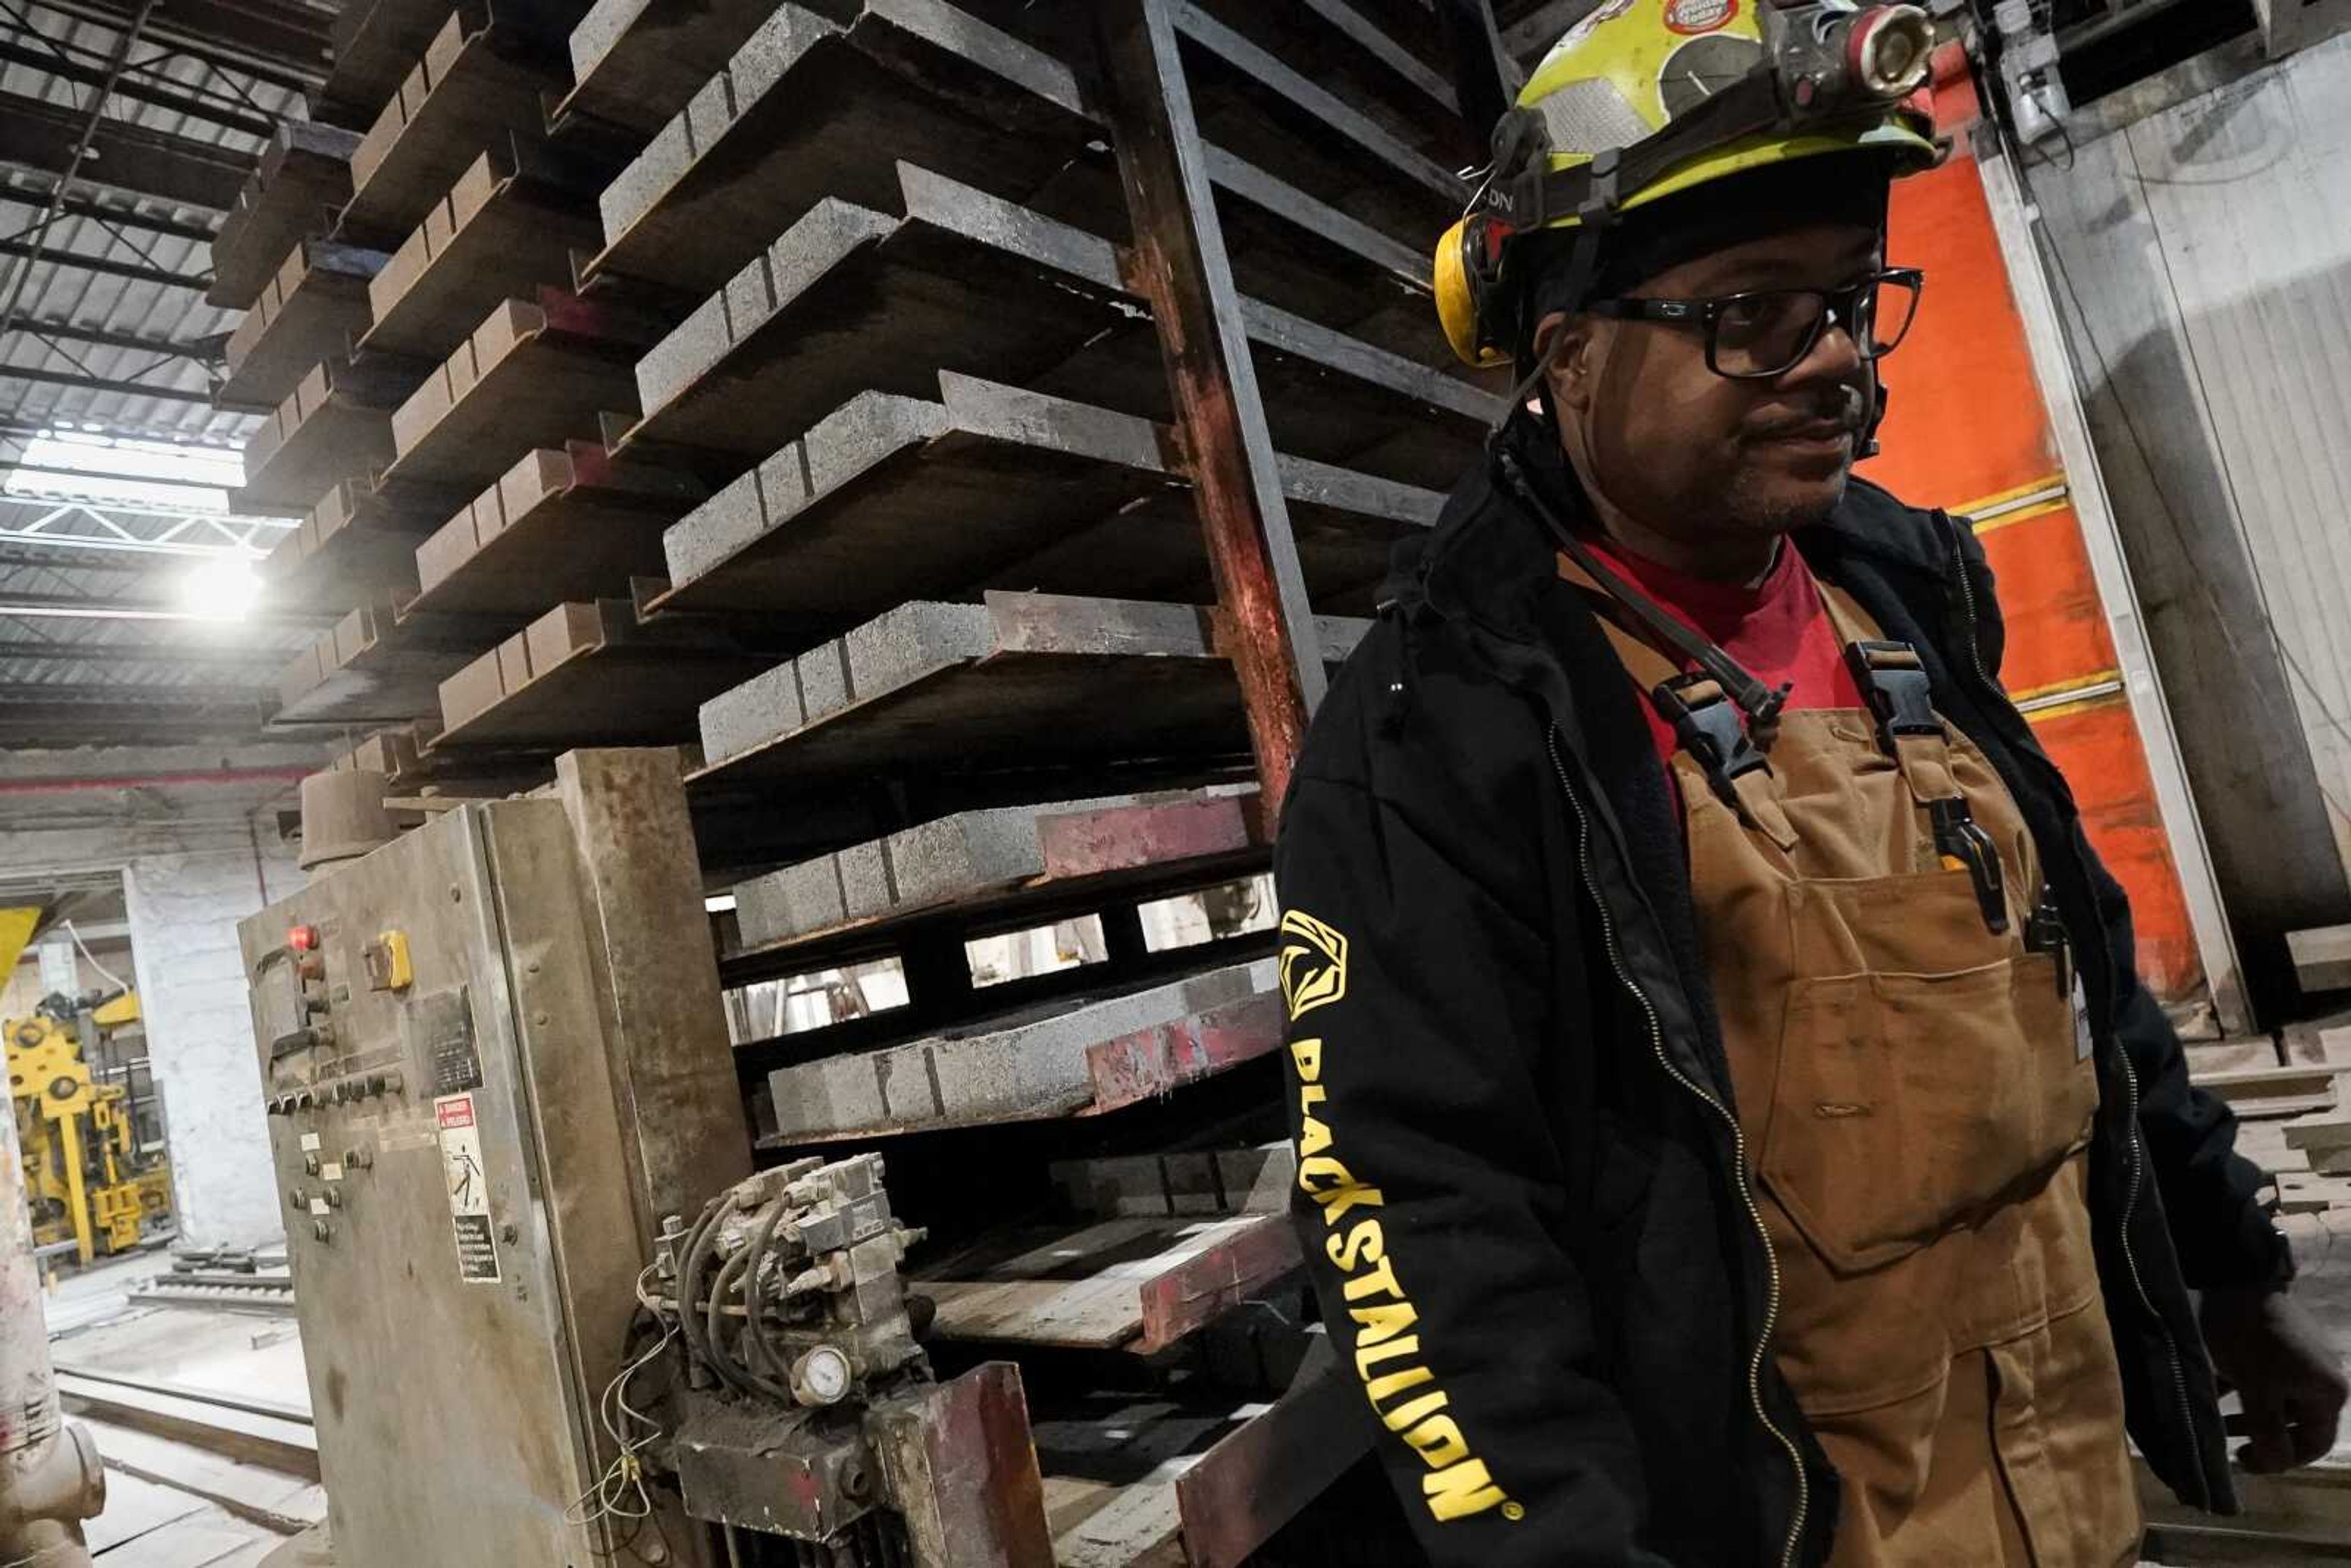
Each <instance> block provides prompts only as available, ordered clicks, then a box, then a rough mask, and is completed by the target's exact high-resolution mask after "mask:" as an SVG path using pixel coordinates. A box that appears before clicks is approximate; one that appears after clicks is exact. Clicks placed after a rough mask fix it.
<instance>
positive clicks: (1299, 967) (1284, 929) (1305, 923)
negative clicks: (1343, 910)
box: [1281, 909, 1347, 1023]
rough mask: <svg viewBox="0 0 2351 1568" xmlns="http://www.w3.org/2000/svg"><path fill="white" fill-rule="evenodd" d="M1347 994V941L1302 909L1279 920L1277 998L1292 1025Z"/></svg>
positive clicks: (1295, 910) (1332, 928)
mask: <svg viewBox="0 0 2351 1568" xmlns="http://www.w3.org/2000/svg"><path fill="white" fill-rule="evenodd" d="M1346 994H1347V939H1346V937H1344V936H1341V935H1340V934H1339V932H1338V930H1337V929H1336V928H1335V927H1332V926H1330V925H1324V924H1323V923H1322V922H1321V921H1320V920H1317V919H1315V918H1314V916H1312V915H1309V914H1307V913H1306V912H1305V911H1304V910H1302V909H1293V910H1290V912H1289V913H1288V914H1286V915H1283V916H1282V917H1281V996H1282V999H1283V1000H1284V1001H1285V1002H1287V1003H1289V1004H1290V1022H1292V1023H1296V1022H1297V1021H1298V1020H1299V1019H1301V1018H1303V1017H1305V1016H1306V1015H1307V1014H1308V1013H1311V1012H1312V1011H1313V1010H1314V1009H1316V1008H1319V1007H1324V1006H1327V1005H1329V1004H1330V1003H1332V1002H1335V1001H1337V1000H1338V999H1339V998H1341V997H1343V996H1345V995H1346Z"/></svg>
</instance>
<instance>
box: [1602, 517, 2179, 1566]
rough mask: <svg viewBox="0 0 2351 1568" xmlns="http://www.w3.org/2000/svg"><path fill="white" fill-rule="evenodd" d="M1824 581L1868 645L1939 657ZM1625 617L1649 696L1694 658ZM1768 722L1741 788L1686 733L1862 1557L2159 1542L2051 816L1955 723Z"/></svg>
mask: <svg viewBox="0 0 2351 1568" xmlns="http://www.w3.org/2000/svg"><path fill="white" fill-rule="evenodd" d="M1562 571H1563V572H1564V573H1565V575H1567V576H1568V578H1569V579H1570V580H1571V581H1573V582H1575V583H1576V584H1577V586H1579V587H1580V588H1583V589H1584V590H1586V591H1587V592H1590V593H1597V590H1596V589H1594V588H1593V586H1592V584H1591V582H1590V580H1589V579H1587V578H1585V577H1584V575H1583V573H1582V572H1580V571H1578V570H1575V569H1574V568H1573V566H1572V564H1570V563H1567V562H1566V561H1564V559H1562ZM1819 587H1820V592H1821V596H1822V599H1823V602H1824V604H1825V606H1826V608H1827V611H1828V613H1829V616H1830V620H1831V622H1832V624H1833V625H1834V627H1835V630H1836V634H1837V637H1838V639H1839V640H1840V642H1843V643H1847V644H1852V643H1877V645H1878V647H1879V649H1880V650H1881V652H1879V653H1876V654H1875V655H1873V656H1872V661H1871V662H1872V664H1876V665H1881V666H1887V667H1892V668H1896V669H1900V668H1910V669H1915V668H1916V656H1915V654H1910V653H1907V650H1902V651H1900V652H1896V651H1895V650H1896V649H1899V648H1900V645H1899V644H1884V643H1879V642H1878V639H1879V633H1878V632H1877V629H1876V626H1874V625H1873V624H1872V623H1871V622H1869V621H1868V619H1867V618H1866V617H1865V615H1864V614H1863V613H1862V612H1861V610H1860V608H1859V607H1858V606H1857V605H1855V603H1854V602H1853V601H1851V600H1850V599H1848V598H1846V597H1845V596H1844V594H1843V593H1842V592H1841V591H1838V590H1836V589H1834V588H1832V587H1830V586H1829V585H1827V584H1825V583H1823V584H1820V585H1819ZM1603 624H1604V626H1605V627H1606V628H1607V630H1608V632H1609V635H1610V638H1611V640H1612V641H1613V642H1614V643H1615V645H1616V650H1617V653H1618V655H1619V657H1620V658H1621V659H1622V660H1623V661H1624V663H1625V668H1626V670H1627V671H1628V673H1630V674H1631V675H1632V676H1633V678H1634V680H1635V682H1636V683H1637V684H1638V685H1640V686H1641V688H1642V690H1643V691H1644V692H1646V691H1648V690H1650V689H1652V688H1654V687H1655V686H1656V685H1657V684H1658V683H1660V682H1662V681H1666V680H1668V679H1671V678H1673V677H1675V676H1677V675H1678V674H1680V673H1681V671H1680V667H1679V666H1678V665H1677V664H1675V663H1673V662H1671V661H1669V660H1668V659H1667V657H1666V656H1665V655H1663V654H1661V653H1658V652H1657V651H1656V649H1655V648H1653V647H1651V646H1650V645H1649V644H1648V643H1646V642H1645V641H1643V640H1641V639H1639V638H1637V637H1635V636H1634V635H1633V634H1631V633H1630V632H1627V631H1625V629H1624V627H1623V626H1621V625H1619V624H1618V623H1617V622H1615V621H1614V620H1613V619H1611V618H1609V617H1607V616H1604V617H1603ZM1714 689H1715V688H1710V687H1696V688H1692V689H1691V690H1690V691H1688V692H1687V693H1686V694H1685V695H1690V696H1696V695H1700V694H1703V693H1705V692H1707V691H1710V690H1714ZM1864 689H1865V691H1867V690H1868V689H1869V687H1868V685H1867V683H1866V682H1865V687H1864ZM1917 689H1918V690H1919V691H1920V692H1921V693H1922V694H1923V682H1921V683H1918V684H1917ZM1921 702H1922V704H1923V695H1922V696H1921ZM1913 716H1914V717H1915V716H1917V715H1916V713H1915V712H1914V715H1913ZM1929 716H1931V714H1930V710H1929ZM1762 738H1763V740H1764V741H1765V742H1766V743H1767V745H1766V754H1767V755H1768V757H1769V759H1770V768H1769V770H1768V771H1766V770H1762V769H1757V770H1755V771H1751V772H1749V773H1747V774H1745V775H1744V776H1743V777H1741V778H1740V779H1738V780H1737V783H1736V785H1735V787H1734V788H1733V789H1731V790H1730V792H1729V793H1730V800H1728V801H1727V800H1725V798H1724V795H1723V794H1722V793H1719V792H1718V790H1717V789H1716V788H1715V787H1714V786H1713V785H1712V784H1711V783H1709V781H1708V775H1707V772H1706V770H1705V769H1704V768H1702V767H1701V765H1700V764H1699V762H1698V760H1697V759H1695V758H1693V757H1692V756H1691V755H1690V752H1689V750H1688V749H1687V747H1684V748H1683V749H1681V750H1678V751H1677V752H1676V754H1675V756H1674V758H1673V760H1672V769H1673V774H1674V779H1675V782H1676V785H1677V788H1678V790H1679V793H1680V796H1681V802H1682V811H1683V821H1684V829H1685V833H1686V835H1687V846H1688V852H1689V862H1690V881H1691V885H1692V891H1693V893H1694V895H1695V899H1696V904H1697V910H1698V923H1699V926H1700V930H1701V933H1702V936H1703V939H1704V943H1705V948H1706V955H1707V960H1708V967H1709V969H1710V972H1711V976H1712V979H1713V985H1714V992H1715V998H1716V1003H1717V1006H1718V1008H1719V1011H1720V1014H1721V1021H1722V1033H1723V1042H1724V1046H1725V1049H1726V1051H1727V1052H1728V1055H1729V1064H1730V1073H1731V1080H1732V1088H1733V1090H1734V1092H1735V1093H1736V1097H1737V1100H1738V1104H1739V1122H1740V1130H1741V1133H1742V1134H1743V1136H1744V1139H1745V1145H1746V1149H1745V1153H1746V1158H1747V1160H1748V1162H1749V1166H1750V1172H1751V1174H1752V1176H1754V1177H1755V1178H1756V1197H1757V1199H1758V1202H1759V1205H1760V1207H1761V1213H1762V1216H1763V1223H1764V1228H1765V1229H1766V1230H1767V1232H1768V1233H1769V1235H1770V1238H1771V1249H1772V1253H1773V1257H1774V1260H1775V1263H1776V1273H1777V1280H1776V1284H1777V1308H1778V1310H1777V1324H1776V1331H1775V1333H1774V1335H1773V1342H1772V1343H1773V1347H1774V1350H1775V1353H1776V1355H1777V1358H1778V1363H1779V1365H1780V1368H1781V1371H1782V1374H1783V1375H1785V1376H1786V1378H1787V1380H1788V1382H1789V1384H1790V1385H1791V1387H1792V1389H1793V1391H1794V1393H1795V1396H1796V1398H1797V1401H1798V1403H1799V1404H1800V1405H1801V1406H1802V1408H1803V1411H1804V1414H1805V1416H1807V1417H1808V1418H1809V1419H1810V1420H1811V1422H1812V1423H1813V1428H1814V1430H1815V1431H1816V1432H1817V1433H1818V1435H1819V1437H1820V1440H1821V1443H1822V1446H1823V1448H1825V1449H1826V1450H1827V1453H1828V1457H1829V1458H1830V1460H1831V1461H1832V1462H1833V1463H1834V1465H1835V1467H1836V1469H1837V1471H1838V1473H1839V1475H1840V1476H1841V1477H1842V1478H1843V1479H1844V1512H1843V1515H1842V1522H1841V1523H1840V1525H1839V1528H1838V1531H1837V1534H1836V1540H1835V1548H1834V1554H1833V1557H1832V1559H1831V1561H1832V1563H1833V1564H1834V1568H1893V1565H1901V1568H1912V1565H1917V1568H1924V1565H1927V1564H1936V1565H1956V1564H1976V1563H1984V1564H2003V1565H2004V1564H2020V1565H2022V1564H2032V1565H2035V1568H2074V1565H2080V1568H2111V1565H2113V1564H2116V1563H2126V1564H2127V1563H2132V1562H2134V1561H2135V1560H2136V1556H2137V1543H2138V1536H2139V1517H2138V1509H2137V1499H2136V1496H2135V1493H2134V1490H2133V1485H2132V1477H2131V1469H2130V1464H2129V1459H2128V1456H2127V1452H2126V1448H2125V1446H2124V1437H2123V1404H2122V1387H2121V1383H2120V1378H2119V1375H2118V1374H2117V1372H2116V1364H2115V1352H2114V1345H2113V1342H2112V1340H2111V1338H2110V1337H2109V1334H2108V1332H2107V1327H2106V1319H2105V1311H2104V1309H2103V1305H2102V1303H2101V1301H2100V1297H2099V1291H2098V1280H2097V1270H2096V1267H2095V1260H2094V1258H2093V1255H2092V1251H2091V1241H2090V1217H2089V1210H2088V1207H2087V1203H2086V1201H2085V1193H2084V1186H2083V1184H2084V1179H2085V1167H2086V1164H2087V1154H2086V1151H2087V1148H2088V1145H2089V1138H2090V1123H2091V1117H2092V1113H2094V1112H2095V1109H2096V1106H2097V1098H2098V1090H2097V1082H2096V1078H2095V1072H2094V1069H2093V1065H2092V1062H2091V1061H2090V1060H2089V1057H2088V1054H2087V1052H2086V1051H2083V1050H2080V1049H2077V1046H2076V1043H2075V1040H2076V1031H2075V1028H2074V1016H2073V1007H2072V978H2071V974H2070V971H2069V968H2068V966H2067V964H2066V962H2065V959H2064V950H2063V944H2062V942H2061V941H2044V940H2032V939H2028V933H2032V934H2034V935H2035V936H2038V935H2040V934H2042V933H2045V932H2046V931H2047V930H2048V929H2049V925H2050V923H2051V917H2050V916H2049V915H2046V914H2043V915H2041V917H2040V920H2039V921H2038V922H2036V920H2035V915H2036V907H2037V904H2038V902H2039V900H2040V897H2041V889H2042V887H2043V883H2042V878H2041V866H2040V862H2039V857H2038V854H2037V852H2036V851H2035V848H2034V846H2033V842H2032V836H2031V834H2030V833H2029V832H2028V831H2026V829H2025V826H2024V822H2023V821H2022V817H2021V816H2020V815H2019V813H2018V811H2017V809H2016V805H2015V802H2014V801H2013V800H2011V798H2010V796H2009V793H2008V790H2007V789H2006V788H2005V787H2004V786H2003V785H2002V784H2001V780H2000V779H1999V777H1998V775H1997V774H1996V773H1994V771H1993V770H1992V768H1991V764H1990V763H1989V762H1988V761H1987V760H1986V759H1985V758H1984V757H1983V755H1982V753H1981V752H1980V750H1978V749H1977V748H1976V747H1975V746H1974V745H1973V744H1972V743H1971V742H1970V741H1968V740H1967V739H1966V738H1965V737H1960V736H1959V735H1958V734H1957V733H1956V732H1951V731H1949V730H1948V729H1946V728H1944V727H1940V726H1937V727H1936V733H1932V734H1924V733H1918V734H1905V735H1901V736H1899V737H1895V738H1892V739H1891V740H1889V739H1888V738H1886V736H1885V735H1884V734H1882V733H1881V729H1880V727H1879V724H1878V721H1877V718H1876V716H1875V715H1874V714H1871V713H1868V712H1864V711H1860V710H1856V709H1820V708H1814V709H1798V710H1794V711H1791V712H1788V713H1785V714H1783V715H1782V716H1781V717H1780V719H1779V721H1778V725H1777V733H1776V735H1774V736H1770V737H1762ZM1955 798H1956V799H1959V800H1964V801H1965V810H1966V816H1967V817H1968V818H1970V819H1971V820H1972V821H1973V822H1974V824H1975V825H1976V826H1977V827H1979V828H1980V829H1981V830H1982V831H1983V833H1984V834H1986V835H1988V837H1989V843H1988V844H1985V845H1984V846H1983V847H1984V848H1985V849H1987V850H1996V851H1997V862H1998V866H1999V871H2000V877H1999V885H1998V887H1997V889H1993V890H1991V891H1989V892H1986V891H1984V889H1985V888H1987V887H1988V881H1987V880H1986V879H1979V878H1978V877H1977V876H1975V875H1973V874H1971V873H1970V871H1968V870H1965V869H1954V868H1955V867H1959V866H1960V865H1962V864H1963V862H1960V861H1957V860H1953V859H1951V858H1950V857H1949V856H1948V855H1947V854H1946V853H1945V852H1944V851H1943V850H1942V849H1940V848H1938V841H1937V821H1938V811H1939V812H1941V813H1943V814H1944V815H1945V816H1948V815H1949V814H1950V812H1951V810H1952V808H1950V807H1949V805H1945V806H1943V807H1940V808H1938V807H1936V806H1935V805H1934V803H1935V802H1937V801H1944V802H1949V801H1950V800H1953V799H1955ZM1733 802H1735V804H1733ZM1995 913H1997V915H1999V916H2000V919H1999V922H1998V923H1999V924H2001V925H2003V926H2004V929H2002V930H1999V931H1995V930H1994V929H1993V928H1992V926H1993V924H1994V920H1993V918H1992V916H1993V915H1994V914H1995ZM2037 947H2038V948H2045V949H2047V950H2035V949H2036V948H2037Z"/></svg>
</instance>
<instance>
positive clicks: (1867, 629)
mask: <svg viewBox="0 0 2351 1568" xmlns="http://www.w3.org/2000/svg"><path fill="white" fill-rule="evenodd" d="M1818 586H1819V589H1820V595H1821V606H1822V608H1823V610H1825V611H1826V612H1827V613H1828V617H1829V623H1830V624H1831V625H1832V626H1834V627H1835V628H1836V632H1837V635H1838V637H1839V638H1841V639H1843V640H1844V645H1845V646H1844V658H1845V664H1846V667H1847V668H1849V669H1850V670H1851V671H1852V672H1853V678H1854V684H1855V685H1858V686H1859V687H1860V688H1861V695H1862V700H1863V701H1865V702H1866V703H1867V704H1868V705H1869V711H1870V715H1871V716H1872V717H1874V718H1875V719H1876V721H1877V744H1878V745H1879V747H1882V748H1883V749H1884V750H1885V752H1886V755H1887V756H1889V757H1891V758H1894V765H1895V767H1896V768H1899V769H1901V772H1902V782H1903V783H1904V784H1905V785H1906V786H1907V788H1908V789H1909V791H1910V798H1911V799H1912V800H1915V801H1916V802H1917V804H1918V806H1919V807H1920V809H1921V810H1925V811H1926V813H1927V816H1928V821H1929V822H1930V823H1931V824H1932V825H1933V827H1934V832H1935V849H1936V851H1937V852H1938V853H1939V854H1940V855H1941V856H1942V858H1943V863H1944V864H1945V865H1946V866H1948V867H1949V868H1950V869H1951V870H1953V871H1965V872H1966V873H1968V874H1969V876H1970V878H1971V879H1972V880H1973V882H1974V883H1975V891H1976V903H1977V904H1978V905H1979V906H1980V908H1981V910H1982V912H1983V918H1984V925H1987V926H1988V927H1990V928H1991V931H1992V933H1993V934H1994V935H1999V934H2001V933H2003V932H2005V931H2007V929H2008V896H2007V889H2006V885H2005V883H2006V878H2005V874H2004V873H2002V872H2001V865H2000V852H1999V849H1998V847H1997V846H1995V845H1994V844H1993V843H1992V841H1991V834H1989V833H1987V832H1985V831H1983V829H1982V827H1981V826H1980V825H1979V824H1978V823H1977V821H1976V820H1975V815H1974V813H1973V812H1972V811H1970V810H1969V808H1968V800H1967V795H1966V792H1965V791H1963V790H1962V789H1960V788H1959V779H1958V778H1957V776H1956V775H1954V774H1953V773H1952V771H1951V737H1950V731H1949V729H1948V728H1946V727H1945V726H1944V724H1943V719H1942V716H1941V715H1939V714H1938V713H1937V712H1936V711H1935V690H1934V685H1933V683H1932V682H1931V681H1929V680H1928V676H1927V666H1926V664H1925V663H1924V662H1923V661H1922V660H1920V658H1919V657H1918V650H1917V649H1916V648H1914V647H1912V646H1911V645H1910V644H1909V643H1891V642H1887V641H1885V640H1884V638H1883V637H1882V636H1881V635H1880V634H1879V632H1878V629H1877V627H1876V624H1875V623H1873V622H1871V621H1870V619H1869V617H1868V615H1867V614H1865V612H1863V611H1862V608H1861V606H1860V605H1858V604H1856V603H1855V602H1854V600H1853V596H1852V595H1850V594H1848V593H1847V592H1845V591H1844V590H1843V589H1841V588H1839V587H1837V586H1836V585H1834V583H1828V582H1822V583H1819V585H1818Z"/></svg>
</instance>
